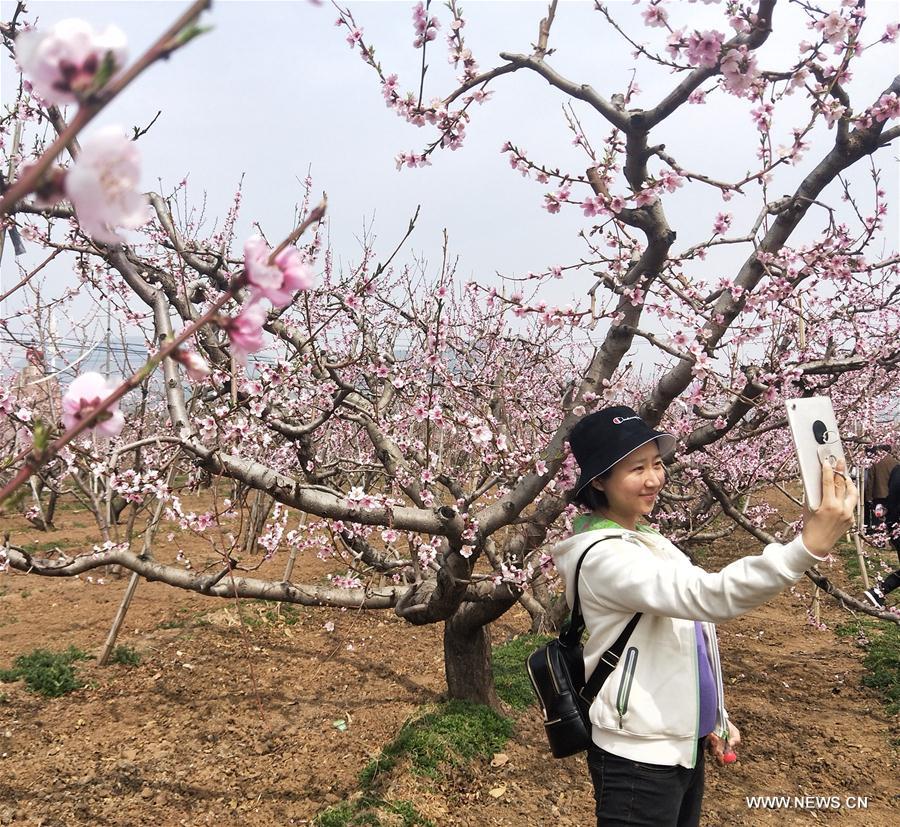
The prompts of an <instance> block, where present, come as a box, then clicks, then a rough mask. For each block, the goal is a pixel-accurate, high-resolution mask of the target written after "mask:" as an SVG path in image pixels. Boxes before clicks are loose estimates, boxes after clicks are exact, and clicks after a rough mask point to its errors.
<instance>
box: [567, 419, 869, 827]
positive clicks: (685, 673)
mask: <svg viewBox="0 0 900 827" xmlns="http://www.w3.org/2000/svg"><path fill="white" fill-rule="evenodd" d="M569 442H570V445H571V447H572V452H573V453H574V455H575V459H576V460H577V461H578V465H579V468H580V470H581V476H580V478H579V480H578V483H577V484H576V486H575V489H574V490H573V491H572V492H571V495H570V496H571V498H572V501H573V502H575V503H577V504H579V505H580V506H582V507H583V508H584V509H585V510H586V511H587V512H589V513H586V514H584V515H582V516H580V517H578V518H576V521H575V532H576V533H575V535H574V536H573V537H571V538H569V539H568V540H565V541H564V542H562V543H560V544H559V545H557V546H556V547H555V549H554V550H553V558H554V561H555V563H556V567H557V569H558V571H559V573H560V576H561V577H562V578H563V579H564V581H565V583H566V594H567V595H568V596H569V600H570V605H571V595H572V593H573V590H574V579H575V569H576V566H577V563H578V560H579V558H580V557H581V556H582V554H583V553H584V551H585V550H586V549H587V548H588V547H589V546H592V547H591V549H590V551H589V552H588V553H587V555H586V556H585V558H584V561H583V563H582V566H581V570H580V575H579V598H580V603H581V610H582V613H583V615H584V619H585V623H586V625H587V629H588V633H589V635H590V637H589V639H588V641H587V643H586V644H585V646H584V665H585V675H586V676H589V675H590V674H591V673H592V672H593V670H594V668H595V667H596V666H597V663H598V662H599V660H600V656H601V655H602V654H603V653H604V652H605V651H606V650H607V649H608V648H609V647H610V645H611V644H612V643H613V641H615V640H616V638H617V637H618V636H619V635H620V634H621V633H622V630H623V629H624V628H625V627H626V625H627V624H628V622H629V621H630V620H631V619H632V618H633V617H634V616H635V615H636V614H638V613H640V614H641V617H640V619H639V620H638V622H637V625H636V626H635V628H634V631H633V632H632V634H631V636H630V638H629V640H628V642H627V644H626V647H625V650H624V652H623V654H622V657H621V659H620V660H619V661H618V663H617V666H616V668H615V670H614V671H613V672H612V674H611V675H610V676H609V678H607V680H606V682H605V683H604V685H603V687H602V688H601V689H600V692H599V694H598V695H597V698H596V699H595V700H594V703H593V705H592V706H591V710H590V717H591V723H592V729H593V731H592V737H593V746H592V747H591V748H590V750H589V752H588V766H589V768H590V772H591V779H592V781H593V783H594V796H595V799H596V805H597V823H598V825H602V826H603V827H619V825H626V824H627V825H647V827H690V826H691V825H698V824H699V823H700V807H701V801H702V797H703V751H704V747H705V748H706V749H708V750H709V752H710V753H711V755H713V756H714V757H715V758H716V760H717V761H719V762H720V763H724V762H725V761H726V757H725V756H726V754H729V753H731V752H733V751H734V749H735V748H736V747H737V746H738V745H739V744H740V733H739V732H738V729H737V727H735V726H734V724H732V723H731V721H730V720H729V719H728V713H727V712H726V711H725V705H724V698H723V691H722V673H721V667H720V664H719V651H718V647H717V644H716V633H715V627H714V626H713V625H712V624H713V623H716V622H719V621H724V620H728V619H730V618H732V617H736V616H737V615H739V614H742V613H743V612H746V611H749V610H750V609H752V608H754V607H756V606H759V605H760V604H762V603H765V602H766V601H767V600H768V599H769V598H771V597H774V596H775V595H777V594H778V593H779V592H780V591H782V590H783V589H784V588H786V587H787V586H790V585H791V584H792V583H794V582H795V581H797V580H799V579H800V577H801V576H802V575H803V572H804V571H806V569H808V568H809V567H810V566H812V565H814V564H815V563H817V562H820V561H821V560H823V559H824V558H825V557H826V555H827V554H828V553H829V551H830V550H831V548H832V546H833V545H834V543H835V542H836V541H837V540H838V539H839V538H840V537H841V536H842V535H843V534H844V533H845V532H846V531H847V530H848V528H849V527H850V525H851V523H852V520H853V514H854V509H855V508H856V496H857V495H856V487H855V486H854V485H852V484H847V481H846V479H845V477H844V476H843V473H842V472H843V470H844V468H843V467H842V466H840V465H839V466H838V469H837V470H838V472H840V473H834V471H833V470H832V468H831V466H829V465H827V464H826V465H825V466H823V469H822V504H821V506H820V507H819V508H818V509H817V510H816V511H815V512H813V513H807V514H806V515H805V519H804V524H803V531H802V534H800V535H799V536H798V537H796V538H794V539H793V540H791V542H789V543H786V544H784V545H782V544H779V543H772V544H771V545H768V546H766V548H765V549H764V550H763V552H762V554H760V555H755V556H748V557H744V558H742V559H740V560H737V561H735V562H734V563H731V564H730V565H728V566H726V567H725V568H724V569H722V570H721V571H719V572H715V573H710V572H706V571H704V570H703V569H701V568H699V567H698V566H695V565H693V564H692V563H691V562H690V561H689V560H688V558H687V557H686V556H685V555H684V554H683V553H682V552H681V551H679V550H678V548H676V546H674V545H673V544H672V543H671V542H669V540H667V539H666V538H665V537H663V536H662V535H661V534H659V533H657V532H656V531H654V530H653V529H651V528H650V527H649V526H647V525H645V524H643V523H642V522H641V521H642V520H643V519H644V518H645V517H647V516H648V515H649V514H650V513H651V512H652V510H653V508H654V506H655V504H656V499H657V496H658V495H659V492H660V489H662V487H663V484H664V483H665V467H664V465H663V460H662V455H664V454H668V453H669V452H670V451H671V449H672V448H674V445H675V439H674V437H673V436H672V435H671V434H666V433H661V432H658V431H654V430H652V429H651V428H650V427H649V426H648V425H647V424H646V423H645V422H644V421H643V420H642V419H641V418H640V417H639V416H638V415H637V414H636V413H635V412H634V411H633V410H631V409H630V408H627V407H624V406H617V407H612V408H606V409H604V410H601V411H598V412H596V413H593V414H589V415H588V416H585V417H584V418H583V419H581V420H580V421H579V422H578V423H577V424H576V425H575V427H574V428H573V430H572V433H571V435H570V438H569ZM598 540H601V541H602V542H597V541H598ZM592 544H594V545H592ZM729 758H731V759H732V760H733V756H730V755H729Z"/></svg>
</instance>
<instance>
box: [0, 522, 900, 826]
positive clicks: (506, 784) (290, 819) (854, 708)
mask: <svg viewBox="0 0 900 827" xmlns="http://www.w3.org/2000/svg"><path fill="white" fill-rule="evenodd" d="M5 522H6V524H7V526H6V527H7V529H8V530H12V532H13V542H17V541H19V542H25V541H26V540H28V541H31V542H38V541H39V542H42V543H43V542H48V541H51V542H52V541H59V540H63V541H65V542H67V543H70V544H75V545H76V546H77V544H78V543H79V541H80V540H81V539H84V538H88V537H91V536H93V530H92V528H91V526H90V525H88V522H89V518H88V515H87V514H85V513H84V512H82V513H80V514H78V513H77V512H71V511H66V512H64V513H61V514H60V515H59V518H58V525H59V529H58V530H57V531H56V532H54V533H50V534H38V533H37V532H30V531H27V530H26V529H25V528H24V523H22V521H20V520H18V519H9V518H5ZM180 539H181V541H182V545H184V544H185V543H188V551H189V553H191V554H193V555H195V556H196V557H197V558H198V560H199V558H200V557H201V556H202V554H203V551H202V549H200V548H193V549H191V548H190V547H189V542H196V541H188V540H185V539H184V538H180ZM736 542H737V540H733V541H730V542H728V543H723V544H722V545H721V548H719V549H716V550H713V552H712V553H711V555H710V557H709V558H707V560H706V561H705V565H706V566H707V567H708V568H718V567H720V566H721V565H722V564H724V563H725V562H727V561H728V560H730V559H733V558H734V556H735V543H736ZM741 542H742V543H744V544H745V545H746V548H747V550H752V549H753V547H754V546H753V543H752V541H747V540H742V541H741ZM283 565H284V564H283V561H281V560H278V561H277V562H274V563H273V564H272V566H271V569H270V571H269V572H268V573H269V574H271V575H274V576H276V577H277V576H278V575H279V574H280V571H281V569H282V568H283ZM324 570H325V569H324V567H323V564H322V563H321V562H320V561H318V560H312V561H307V562H303V563H301V564H300V568H299V569H298V571H297V573H296V575H295V580H301V579H304V578H306V579H310V578H316V577H319V576H321V574H322V572H323V571H324ZM263 573H265V572H263ZM96 574H97V575H98V576H99V575H100V573H99V572H97V573H96ZM831 575H832V576H834V577H835V579H837V580H838V581H842V580H843V579H844V578H843V575H842V573H841V572H840V571H839V569H837V568H836V569H834V570H832V572H831ZM126 583H127V579H126V578H122V579H114V578H113V579H107V581H106V583H105V584H103V585H98V584H97V583H96V582H94V583H89V582H87V580H86V578H84V577H82V578H79V579H67V580H51V579H46V578H37V577H34V576H27V575H22V574H18V573H14V572H9V573H7V574H5V575H0V667H9V666H10V665H11V663H12V660H13V658H14V657H15V656H16V655H19V654H22V653H25V652H30V651H31V650H33V649H35V648H37V647H42V648H49V649H53V650H61V649H64V648H65V647H67V646H69V645H74V646H77V647H79V648H82V649H85V650H87V651H89V652H92V653H96V652H97V651H98V650H99V648H100V646H101V644H102V642H103V639H104V637H105V635H106V632H107V630H108V628H109V624H110V622H111V619H112V617H113V615H114V613H115V610H116V607H117V606H118V603H119V600H120V599H121V596H122V593H123V591H124V589H125V585H126ZM811 590H812V586H811V584H806V581H804V582H802V583H801V584H800V585H799V586H798V587H797V588H796V590H795V592H794V593H793V594H791V593H786V594H784V595H782V596H780V597H779V598H778V599H776V600H774V601H772V602H771V603H770V604H768V605H766V606H764V607H762V608H760V609H758V610H756V611H754V612H752V613H750V614H748V615H745V616H743V617H741V618H739V619H737V620H735V621H732V622H730V623H727V624H724V625H723V626H721V627H720V634H721V647H722V651H723V659H724V661H725V669H726V676H727V680H728V682H729V683H730V686H729V687H728V689H727V693H728V706H729V709H730V712H731V715H732V717H733V719H734V720H735V721H736V722H737V723H738V726H739V727H740V728H741V730H742V733H743V739H744V747H743V750H742V752H741V758H740V761H739V762H738V763H737V764H735V765H733V766H731V767H728V768H718V767H714V766H708V773H707V793H706V798H705V812H704V824H705V825H710V827H712V826H713V825H716V827H718V825H723V824H728V825H735V826H737V825H752V827H756V825H770V824H779V825H782V824H788V825H793V824H798V825H806V824H816V823H826V824H833V825H844V824H846V825H866V827H881V826H882V825H884V827H886V826H887V825H889V824H897V823H898V820H900V797H898V795H897V781H896V776H897V772H896V768H897V763H896V762H897V757H898V756H897V751H896V748H894V747H892V746H891V744H890V737H891V730H894V731H896V727H897V720H896V719H893V720H892V719H889V718H888V717H887V716H886V714H885V712H884V710H883V707H882V705H881V703H880V701H879V700H878V699H877V698H876V697H875V696H874V695H873V694H872V693H871V692H870V691H869V690H867V689H865V688H864V687H862V686H861V684H860V678H861V677H862V673H863V666H862V653H861V652H860V650H859V649H857V648H856V647H855V646H854V645H853V643H852V642H851V641H849V640H847V639H842V638H838V637H836V636H835V635H834V634H833V633H832V632H831V631H830V630H829V631H818V630H816V629H814V628H812V627H811V626H809V625H807V624H806V622H805V611H806V607H807V606H808V605H809V599H810V593H811ZM829 600H830V599H826V600H825V601H823V616H822V619H823V620H824V621H825V622H826V623H827V624H829V625H834V624H835V623H838V622H840V621H842V620H844V619H846V613H844V612H842V610H840V609H839V608H838V607H837V606H836V605H835V604H833V603H832V602H829ZM327 621H332V622H333V623H334V630H333V631H328V630H326V628H325V624H326V622H327ZM527 628H528V618H527V615H525V613H524V612H522V611H513V612H510V613H508V615H507V616H506V617H504V618H503V619H502V620H501V621H500V622H499V623H497V624H495V626H494V641H495V643H496V642H500V641H502V640H504V639H507V638H508V637H511V636H514V635H516V634H519V633H521V632H524V631H526V630H527ZM119 643H121V644H124V645H127V646H131V647H133V648H134V649H136V650H137V651H138V652H139V653H140V654H141V656H142V661H141V663H140V665H139V666H136V667H125V666H119V665H114V666H109V667H106V668H103V669H101V668H99V667H98V666H96V664H94V663H93V662H83V663H81V664H79V666H78V668H79V670H80V673H81V674H82V675H83V676H84V677H85V678H86V679H87V681H88V686H86V687H85V688H83V689H80V690H77V691H75V692H73V693H70V694H68V695H66V696H64V697H61V698H56V699H49V700H48V699H44V698H41V697H39V696H36V695H33V694H31V693H29V692H27V691H26V689H25V687H24V686H23V685H22V683H21V682H19V683H12V684H3V685H0V693H2V697H0V824H3V825H5V824H13V825H15V826H16V827H19V825H28V827H39V826H40V827H70V826H72V825H97V826H98V827H101V826H104V825H123V826H124V825H129V827H130V826H131V825H207V824H215V825H217V826H218V827H226V826H227V825H249V827H256V825H260V827H261V826H262V825H265V826H266V827H273V825H292V824H298V825H299V824H309V823H310V822H311V820H312V819H313V818H314V816H315V815H316V814H317V813H319V812H320V811H322V809H323V808H325V807H327V806H329V805H332V804H335V803H337V802H340V801H342V800H345V799H346V798H347V797H348V796H350V795H352V794H353V792H354V790H355V789H356V784H357V775H358V773H359V771H360V770H361V769H362V767H363V766H364V765H365V764H366V763H367V762H368V760H369V759H370V758H371V757H373V756H374V755H375V754H377V753H378V751H379V749H380V748H381V747H382V746H383V745H384V744H386V743H387V742H388V741H389V740H390V739H391V738H392V737H393V736H394V735H395V733H396V732H397V730H398V728H399V727H400V726H401V725H402V723H403V722H404V721H405V720H406V719H407V718H408V717H409V716H410V715H412V714H414V713H415V711H416V710H417V709H418V708H419V707H420V706H421V705H422V704H425V703H428V702H432V701H435V700H437V699H439V698H440V694H441V692H442V690H443V688H444V679H443V666H442V655H441V652H442V648H441V629H440V628H439V627H437V626H433V627H426V628H415V627H412V626H410V625H408V624H406V623H405V622H403V621H401V620H399V619H398V618H396V617H394V616H393V615H392V614H391V613H389V612H381V613H371V614H360V613H356V612H350V611H346V612H340V611H337V610H333V609H307V608H299V607H292V608H291V610H287V609H286V610H284V611H283V612H282V614H281V616H280V617H279V615H278V614H277V613H276V612H274V611H273V609H272V607H269V606H265V605H260V604H257V603H246V602H244V603H242V604H241V605H240V606H238V605H236V604H235V603H233V602H226V601H223V600H218V599H213V598H208V597H203V596H200V595H195V594H192V593H186V592H181V591H178V590H176V589H173V588H170V587H168V586H164V585H160V584H152V583H145V582H142V583H141V584H140V585H139V587H138V590H137V593H136V597H135V601H134V603H133V605H132V608H131V610H130V612H129V614H128V618H127V620H126V624H125V627H124V628H123V631H122V634H121V636H120V640H119ZM513 715H514V717H515V719H516V733H515V735H514V737H513V739H512V740H511V741H510V742H509V744H508V745H507V747H506V748H505V754H506V755H507V756H508V759H509V760H508V761H507V762H506V763H505V764H503V765H502V766H499V767H492V766H490V763H489V762H488V761H479V762H476V764H475V765H474V766H473V768H472V769H471V772H469V773H459V772H455V773H448V775H447V776H446V777H445V778H444V779H443V780H441V781H438V782H434V781H431V780H429V779H422V778H419V777H416V776H412V775H409V774H401V775H400V776H399V777H398V778H397V779H396V780H395V781H394V783H393V785H392V788H391V790H390V791H389V795H394V796H396V797H397V798H402V799H405V800H408V801H411V802H412V803H413V804H414V806H415V807H416V809H417V810H418V811H419V812H420V813H421V814H422V815H424V816H426V817H428V818H430V819H431V820H432V821H433V822H434V823H435V824H436V825H479V827H486V826H487V825H497V827H499V826H500V825H514V826H515V827H519V826H520V825H543V824H555V825H588V824H592V823H593V800H592V790H591V785H590V782H589V779H588V774H587V769H586V766H585V762H584V759H583V758H581V757H577V758H571V759H567V760H564V761H555V760H553V759H552V758H551V757H550V755H549V752H548V751H547V750H546V746H545V740H544V735H543V731H542V728H541V724H540V720H539V714H538V712H537V711H536V710H535V709H532V710H530V711H527V712H525V713H513ZM339 720H343V721H345V722H346V724H347V728H346V730H344V731H341V730H340V729H339V728H337V727H336V726H335V722H336V721H339ZM756 795H784V796H790V797H791V798H792V799H793V797H794V796H820V797H824V798H825V799H828V800H827V802H820V805H819V806H811V807H807V808H801V807H799V806H795V805H793V801H792V806H791V807H789V808H780V809H768V810H765V809H756V808H750V807H748V804H747V801H746V797H747V796H756ZM833 796H834V797H836V798H835V799H831V797H833ZM848 796H863V797H867V798H868V802H867V806H866V807H865V808H860V809H851V808H849V807H848V806H847V804H846V799H847V797H848ZM835 804H838V805H839V806H835ZM385 823H387V822H385Z"/></svg>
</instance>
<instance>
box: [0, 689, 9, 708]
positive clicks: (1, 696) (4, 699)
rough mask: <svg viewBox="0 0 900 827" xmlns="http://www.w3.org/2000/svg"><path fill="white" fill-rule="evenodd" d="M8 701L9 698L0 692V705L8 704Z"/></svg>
mask: <svg viewBox="0 0 900 827" xmlns="http://www.w3.org/2000/svg"><path fill="white" fill-rule="evenodd" d="M8 703H9V698H7V697H6V695H5V694H4V693H3V692H0V706H2V705H3V704H8Z"/></svg>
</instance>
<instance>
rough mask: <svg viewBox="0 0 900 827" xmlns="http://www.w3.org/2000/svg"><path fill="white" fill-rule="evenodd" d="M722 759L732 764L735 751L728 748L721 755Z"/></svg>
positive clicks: (734, 759)
mask: <svg viewBox="0 0 900 827" xmlns="http://www.w3.org/2000/svg"><path fill="white" fill-rule="evenodd" d="M722 760H723V761H724V762H725V763H726V764H733V763H734V762H735V761H737V753H736V752H734V751H732V750H728V752H726V753H724V754H723V755H722Z"/></svg>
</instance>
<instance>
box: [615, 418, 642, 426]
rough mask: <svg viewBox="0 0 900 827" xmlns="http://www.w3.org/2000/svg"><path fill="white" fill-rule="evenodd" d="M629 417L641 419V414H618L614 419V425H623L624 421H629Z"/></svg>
mask: <svg viewBox="0 0 900 827" xmlns="http://www.w3.org/2000/svg"><path fill="white" fill-rule="evenodd" d="M629 419H640V417H639V416H617V417H616V418H615V419H613V425H621V424H622V423H623V422H628V420H629Z"/></svg>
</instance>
